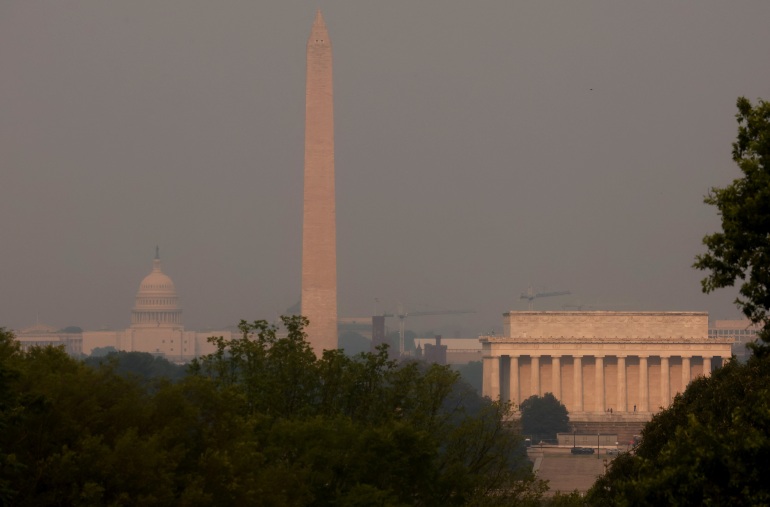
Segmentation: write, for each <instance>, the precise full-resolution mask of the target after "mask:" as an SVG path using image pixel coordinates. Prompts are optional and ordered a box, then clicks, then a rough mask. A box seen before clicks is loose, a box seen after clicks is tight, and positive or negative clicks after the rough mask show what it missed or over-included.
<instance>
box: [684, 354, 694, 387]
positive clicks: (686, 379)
mask: <svg viewBox="0 0 770 507" xmlns="http://www.w3.org/2000/svg"><path fill="white" fill-rule="evenodd" d="M691 375H692V374H691V373H690V358H689V357H685V356H682V392H684V390H685V389H687V386H688V385H689V384H690V379H691V378H692V377H691Z"/></svg>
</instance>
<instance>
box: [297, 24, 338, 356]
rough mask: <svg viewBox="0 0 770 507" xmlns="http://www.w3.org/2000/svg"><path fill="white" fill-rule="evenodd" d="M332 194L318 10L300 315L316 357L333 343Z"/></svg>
mask: <svg viewBox="0 0 770 507" xmlns="http://www.w3.org/2000/svg"><path fill="white" fill-rule="evenodd" d="M335 217H336V211H335V197H334V101H333V90H332V46H331V42H330V41H329V34H328V32H327V30H326V24H325V23H324V20H323V17H322V16H321V11H318V12H317V13H316V17H315V20H314V21H313V27H312V29H311V30H310V37H309V38H308V41H307V84H306V88H305V194H304V212H303V226H302V315H304V316H305V317H307V318H308V320H309V321H310V324H309V325H308V327H307V330H306V331H307V334H308V340H309V342H310V344H311V346H312V347H313V350H314V351H315V353H316V355H317V356H319V357H320V356H321V355H322V354H323V351H324V350H327V349H336V348H337V243H336V242H337V236H336V224H335V221H336V218H335Z"/></svg>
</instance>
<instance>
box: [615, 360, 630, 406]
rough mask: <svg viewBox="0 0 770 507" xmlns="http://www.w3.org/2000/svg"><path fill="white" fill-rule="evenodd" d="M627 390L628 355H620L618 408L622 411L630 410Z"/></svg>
mask: <svg viewBox="0 0 770 507" xmlns="http://www.w3.org/2000/svg"><path fill="white" fill-rule="evenodd" d="M627 392H628V389H627V387H626V356H618V408H617V409H616V410H618V411H620V412H625V411H627V410H628V406H627V404H628V401H627V399H626V395H627Z"/></svg>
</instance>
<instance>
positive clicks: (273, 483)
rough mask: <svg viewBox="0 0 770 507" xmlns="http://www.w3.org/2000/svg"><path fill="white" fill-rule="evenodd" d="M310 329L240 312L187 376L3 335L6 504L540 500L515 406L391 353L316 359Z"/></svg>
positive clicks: (0, 412)
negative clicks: (138, 371) (513, 419)
mask: <svg viewBox="0 0 770 507" xmlns="http://www.w3.org/2000/svg"><path fill="white" fill-rule="evenodd" d="M305 324H306V321H305V320H304V319H303V318H301V317H286V318H284V326H285V327H286V331H287V336H286V337H282V338H279V336H278V333H277V329H276V328H275V327H274V326H271V325H269V324H267V323H266V322H265V321H256V322H252V323H246V322H242V323H241V326H240V328H241V331H242V336H241V337H240V338H237V339H233V340H224V339H222V338H217V339H216V345H217V351H216V352H215V353H213V354H211V355H209V356H205V357H203V358H201V359H200V360H198V361H195V362H193V363H192V364H191V365H190V366H189V368H188V372H187V374H186V375H184V376H183V377H182V378H180V379H177V380H176V381H171V380H169V379H167V378H166V375H164V374H163V373H159V372H158V370H156V369H154V368H157V367H158V365H156V364H146V365H144V367H145V369H146V374H143V375H141V376H137V375H130V374H127V372H126V368H125V365H121V364H120V361H118V360H116V359H114V357H113V358H112V359H110V358H109V357H108V358H106V359H101V360H98V361H96V362H95V363H93V364H87V363H86V362H84V361H79V360H76V359H73V358H70V357H68V356H67V355H66V354H65V353H64V352H63V351H62V350H60V349H56V348H52V347H47V348H33V349H31V350H29V351H25V352H23V351H21V350H20V349H19V347H18V344H17V343H16V342H15V340H14V339H13V336H12V335H11V333H9V332H6V331H3V330H0V472H1V473H0V501H1V502H2V504H4V505H18V506H25V505H30V506H32V505H34V506H44V505H89V506H90V505H116V506H117V505H190V506H193V505H278V506H280V505H286V506H289V505H340V506H344V505H404V506H406V505H446V506H452V505H512V504H515V505H527V504H531V505H538V504H539V500H540V498H541V495H542V494H543V492H544V490H545V485H544V484H543V483H542V482H541V481H537V480H536V479H535V478H534V477H533V475H532V473H531V468H530V464H529V462H528V461H527V460H526V455H525V453H524V450H523V448H522V446H521V437H520V436H519V434H518V433H517V432H515V431H512V430H511V428H509V427H507V426H506V423H504V420H505V416H506V415H507V411H508V410H509V407H507V406H506V405H501V404H499V403H491V402H489V401H485V400H483V399H482V398H480V397H479V396H478V395H477V394H476V393H475V392H474V390H473V389H472V388H470V387H469V386H467V385H465V384H463V383H462V382H460V381H459V378H458V374H457V373H455V372H452V371H451V370H450V369H449V368H448V367H444V366H438V365H430V366H429V365H425V364H423V363H417V362H407V363H396V362H393V361H390V360H389V359H388V355H387V351H385V350H380V351H379V352H377V353H373V354H372V353H365V354H360V355H358V356H356V357H353V358H351V357H346V356H345V355H344V354H343V353H342V352H340V351H332V352H327V353H326V354H325V355H324V357H323V358H322V359H317V358H316V357H315V355H314V353H313V351H312V350H311V349H310V347H309V345H308V343H307V342H306V341H305V335H304V332H303V328H304V325H305ZM149 363H153V360H149ZM140 366H141V365H140ZM131 369H132V368H128V370H131ZM153 377H156V378H157V379H156V380H151V381H148V380H147V379H148V378H153Z"/></svg>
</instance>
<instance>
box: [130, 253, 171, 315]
mask: <svg viewBox="0 0 770 507" xmlns="http://www.w3.org/2000/svg"><path fill="white" fill-rule="evenodd" d="M131 327H132V328H137V327H182V308H181V307H180V306H179V297H178V296H177V295H176V287H174V282H173V281H172V280H171V278H169V277H168V275H166V274H165V273H163V271H162V270H161V267H160V255H159V252H158V249H157V248H156V251H155V259H154V260H153V261H152V271H151V272H150V274H149V275H147V276H145V277H144V280H142V283H140V284H139V291H138V292H137V293H136V303H135V304H134V309H133V310H132V311H131Z"/></svg>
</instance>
